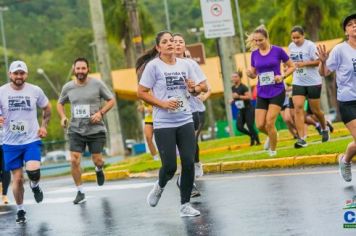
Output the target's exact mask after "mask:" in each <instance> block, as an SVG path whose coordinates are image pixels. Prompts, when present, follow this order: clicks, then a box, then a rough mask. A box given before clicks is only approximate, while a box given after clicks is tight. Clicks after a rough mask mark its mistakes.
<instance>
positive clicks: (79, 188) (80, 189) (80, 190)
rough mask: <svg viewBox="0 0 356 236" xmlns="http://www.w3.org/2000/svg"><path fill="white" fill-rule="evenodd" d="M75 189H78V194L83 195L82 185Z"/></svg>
mask: <svg viewBox="0 0 356 236" xmlns="http://www.w3.org/2000/svg"><path fill="white" fill-rule="evenodd" d="M77 189H78V191H79V192H81V193H84V191H83V185H79V186H77Z"/></svg>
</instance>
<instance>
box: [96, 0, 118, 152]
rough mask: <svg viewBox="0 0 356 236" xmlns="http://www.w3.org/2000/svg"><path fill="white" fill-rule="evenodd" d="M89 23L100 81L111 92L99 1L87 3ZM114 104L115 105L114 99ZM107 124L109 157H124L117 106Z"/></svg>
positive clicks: (108, 62)
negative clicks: (90, 23) (89, 16)
mask: <svg viewBox="0 0 356 236" xmlns="http://www.w3.org/2000/svg"><path fill="white" fill-rule="evenodd" d="M89 7H90V14H91V21H92V26H93V32H94V39H95V44H96V47H97V52H98V62H99V68H100V74H101V78H102V80H103V81H104V82H105V83H106V85H107V86H108V88H109V89H110V90H111V91H113V88H112V77H111V65H110V57H109V48H108V42H107V35H106V30H105V23H104V13H103V6H102V3H101V0H90V1H89ZM114 99H115V103H116V98H115V97H114ZM106 118H107V124H108V136H107V138H108V145H109V146H108V148H109V154H110V155H117V154H120V155H124V153H125V149H124V142H123V138H122V133H121V123H120V119H119V110H118V108H117V105H116V104H115V106H113V108H112V109H111V111H110V112H108V113H107V115H106Z"/></svg>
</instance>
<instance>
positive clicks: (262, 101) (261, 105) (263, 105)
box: [256, 91, 286, 110]
mask: <svg viewBox="0 0 356 236" xmlns="http://www.w3.org/2000/svg"><path fill="white" fill-rule="evenodd" d="M285 98H286V93H285V91H283V92H282V93H280V94H279V95H277V96H275V97H272V98H261V97H259V96H257V104H256V109H263V110H268V106H269V104H274V105H277V106H280V107H281V108H282V107H283V104H284V100H285Z"/></svg>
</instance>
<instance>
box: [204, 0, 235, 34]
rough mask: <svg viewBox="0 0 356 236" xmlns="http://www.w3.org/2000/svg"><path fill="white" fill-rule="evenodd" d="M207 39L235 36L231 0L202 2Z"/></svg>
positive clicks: (206, 0)
mask: <svg viewBox="0 0 356 236" xmlns="http://www.w3.org/2000/svg"><path fill="white" fill-rule="evenodd" d="M200 6H201V11H202V15H203V23H204V35H205V38H219V37H228V36H234V35H235V27H234V20H233V18H232V11H231V4H230V0H200Z"/></svg>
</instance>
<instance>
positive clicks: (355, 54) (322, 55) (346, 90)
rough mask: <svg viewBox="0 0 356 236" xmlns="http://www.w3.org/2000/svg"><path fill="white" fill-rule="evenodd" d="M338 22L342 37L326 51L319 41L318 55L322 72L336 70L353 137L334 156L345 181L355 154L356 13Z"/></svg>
mask: <svg viewBox="0 0 356 236" xmlns="http://www.w3.org/2000/svg"><path fill="white" fill-rule="evenodd" d="M342 26H343V30H344V32H345V35H346V40H345V41H344V42H342V43H340V44H338V45H336V46H335V47H334V48H333V49H332V50H331V52H330V53H328V52H327V51H326V47H325V45H319V46H318V56H319V59H320V62H321V63H320V65H319V72H320V74H321V75H322V76H327V75H329V74H330V73H331V72H333V71H335V72H336V83H337V100H338V103H339V110H340V115H341V119H342V121H343V122H344V124H345V126H346V127H347V129H348V130H349V131H350V134H351V135H352V137H353V141H352V142H350V143H349V144H348V146H347V148H346V150H345V153H342V154H340V155H339V156H338V158H339V170H340V174H341V176H342V177H343V179H344V180H345V181H346V182H350V181H351V180H352V172H351V162H352V158H353V157H354V156H355V155H356V13H353V14H351V15H349V16H347V17H345V19H344V20H343V23H342Z"/></svg>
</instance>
